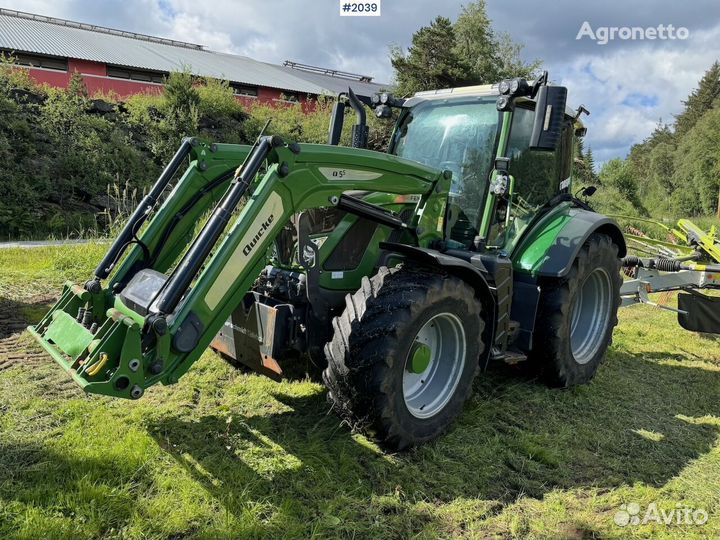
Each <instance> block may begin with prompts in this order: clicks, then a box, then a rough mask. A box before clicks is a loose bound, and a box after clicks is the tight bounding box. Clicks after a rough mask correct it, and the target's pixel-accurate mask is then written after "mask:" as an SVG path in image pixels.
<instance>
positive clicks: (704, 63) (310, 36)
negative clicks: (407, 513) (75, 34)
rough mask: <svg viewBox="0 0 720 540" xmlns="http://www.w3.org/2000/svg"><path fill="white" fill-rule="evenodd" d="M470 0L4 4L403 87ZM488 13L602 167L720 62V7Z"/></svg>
mask: <svg viewBox="0 0 720 540" xmlns="http://www.w3.org/2000/svg"><path fill="white" fill-rule="evenodd" d="M469 1H470V0H443V1H442V2H438V1H437V0H382V15H381V16H380V17H340V16H339V6H338V0H241V1H232V0H214V1H213V2H197V1H196V0H192V1H191V0H105V1H103V0H2V7H6V8H10V9H17V10H21V11H27V12H31V13H39V14H43V15H49V16H54V17H61V18H65V19H71V20H76V21H82V22H87V23H92V24H99V25H104V26H110V27H113V28H119V29H123V30H130V31H134V32H140V33H146V34H151V35H157V36H163V37H169V38H174V39H179V40H182V41H189V42H192V43H199V44H202V45H205V46H206V47H207V48H209V49H211V50H216V51H222V52H229V53H235V54H242V55H246V56H249V57H251V58H254V59H257V60H264V61H268V62H274V63H281V62H283V61H284V60H294V61H298V62H302V63H306V64H313V65H319V66H323V67H332V68H335V69H342V70H346V71H351V72H355V73H361V74H366V75H371V76H373V77H374V79H375V80H376V81H378V82H392V67H391V65H390V61H389V49H390V47H391V46H401V47H407V46H408V45H409V44H410V40H411V38H412V34H413V32H414V31H416V30H417V29H418V28H419V27H421V26H423V25H427V24H429V23H430V22H431V21H432V19H434V18H435V17H436V16H437V15H443V16H446V17H449V18H450V19H451V20H454V19H455V18H456V17H457V15H458V14H459V13H460V11H461V9H462V5H463V4H467V3H468V2H469ZM690 5H691V6H692V8H690V7H689V6H690ZM487 10H488V14H489V16H490V18H491V19H492V21H493V28H494V29H495V30H496V31H503V32H508V33H509V34H510V35H511V36H512V38H513V39H514V40H515V41H516V42H519V43H522V44H523V45H524V49H523V53H522V56H523V57H524V58H525V59H527V60H530V59H535V58H538V59H541V60H542V61H543V68H544V69H547V70H548V71H549V73H550V79H551V80H552V81H553V82H555V83H558V84H563V85H566V86H567V87H568V90H569V104H570V105H571V106H573V107H575V106H577V105H580V104H583V105H585V107H587V108H588V109H589V110H590V112H591V115H590V116H589V117H585V120H584V121H585V124H586V125H587V127H588V135H587V137H586V146H589V147H591V148H592V149H593V153H594V156H595V160H596V163H598V164H601V163H603V162H605V161H607V160H609V159H612V158H615V157H624V156H625V155H626V154H627V152H628V150H629V148H630V147H631V145H632V144H635V143H638V142H641V141H642V140H643V139H644V138H645V137H647V136H648V135H649V134H650V133H651V132H652V131H653V129H654V128H655V126H656V125H657V124H658V122H660V121H662V122H665V123H672V122H673V115H674V114H678V113H679V112H680V111H681V110H682V106H683V105H682V101H683V100H684V99H686V98H687V96H688V94H689V93H690V92H691V91H692V90H693V89H694V88H695V87H696V86H697V83H698V81H699V79H700V77H702V75H703V73H704V72H705V70H707V69H708V68H709V67H710V65H711V64H712V63H713V62H714V61H716V60H718V59H720V2H717V0H693V1H692V2H678V1H677V0H602V1H601V2H598V1H595V0H593V1H588V0H555V1H553V2H544V3H540V2H536V1H535V2H531V1H528V0H487ZM584 23H587V25H585V24H584ZM658 25H665V27H667V26H668V25H673V26H674V28H676V29H679V28H681V27H682V28H685V29H687V36H686V39H678V38H679V37H685V32H677V31H676V32H674V33H673V35H674V36H675V37H676V39H665V40H662V39H657V38H656V39H654V40H650V39H644V40H628V39H619V38H618V37H617V36H616V38H615V39H612V40H609V41H608V42H607V43H606V44H604V45H602V44H599V43H598V41H603V40H602V39H594V40H593V39H591V36H590V35H589V33H588V32H587V31H586V32H585V35H584V36H583V37H582V38H581V39H577V37H578V33H579V32H580V30H581V28H586V29H587V28H590V29H591V31H592V34H594V35H595V37H596V38H599V37H601V35H598V33H602V32H603V30H602V28H607V27H642V28H647V27H653V28H657V27H658ZM662 33H663V34H665V35H667V34H668V31H667V30H664V31H662ZM646 37H650V36H649V35H647V36H646Z"/></svg>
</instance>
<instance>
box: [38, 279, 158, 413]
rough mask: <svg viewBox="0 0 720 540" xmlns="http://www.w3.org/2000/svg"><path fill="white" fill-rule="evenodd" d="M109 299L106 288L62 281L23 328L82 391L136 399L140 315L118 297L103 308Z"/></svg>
mask: <svg viewBox="0 0 720 540" xmlns="http://www.w3.org/2000/svg"><path fill="white" fill-rule="evenodd" d="M113 302H114V298H113V296H112V295H111V294H109V293H108V292H107V291H102V292H101V293H98V294H91V293H90V292H88V291H86V290H85V289H83V288H82V287H80V286H78V285H73V284H72V283H66V284H65V287H64V289H63V293H62V296H61V297H60V299H59V300H58V302H57V303H56V304H55V306H53V308H52V309H51V310H50V311H49V312H48V313H47V315H45V317H43V319H42V320H41V321H40V322H39V323H38V324H36V325H35V326H30V327H28V331H29V332H30V334H31V335H32V336H33V337H34V338H35V339H36V340H37V341H38V342H39V343H40V345H41V346H42V347H43V348H44V349H45V350H46V351H47V352H48V353H49V354H50V356H52V358H53V359H54V360H55V361H56V362H57V363H58V364H60V366H61V367H62V368H63V369H64V370H65V371H66V372H67V373H68V374H70V375H71V376H72V378H73V380H74V381H75V382H76V383H77V384H78V385H80V387H81V388H82V389H83V390H84V391H85V392H92V393H97V394H105V395H110V396H120V397H130V398H133V399H137V398H139V397H140V396H142V394H143V393H144V389H145V388H146V387H147V386H149V384H148V382H149V381H146V380H145V377H144V372H145V370H144V369H142V365H141V364H142V359H143V357H142V348H141V334H140V329H141V325H140V324H139V322H138V319H139V320H141V319H142V318H141V316H140V315H138V314H134V313H132V312H131V311H130V310H129V309H128V308H126V307H124V306H122V304H121V303H119V302H118V303H116V305H114V306H113V307H109V308H108V309H105V307H106V306H107V305H112V304H113ZM84 306H88V307H87V308H86V307H84ZM118 307H120V308H121V309H122V311H121V309H118ZM123 312H124V313H123ZM133 315H134V316H133Z"/></svg>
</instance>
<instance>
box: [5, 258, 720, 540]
mask: <svg viewBox="0 0 720 540" xmlns="http://www.w3.org/2000/svg"><path fill="white" fill-rule="evenodd" d="M102 249H103V248H102V247H95V246H77V247H72V248H65V249H59V248H43V249H33V250H2V251H0V303H1V304H2V308H1V310H0V413H2V415H1V416H0V537H1V538H99V537H103V538H116V537H117V538H159V539H166V538H167V539H171V538H172V539H177V538H185V537H190V538H220V537H222V538H230V537H232V538H279V537H281V538H328V537H330V538H336V537H342V538H369V537H381V538H436V537H447V538H456V537H457V538H460V537H462V538H494V537H499V538H509V537H523V538H547V537H553V538H679V537H682V538H718V537H720V340H716V339H710V338H707V337H702V336H700V335H697V334H693V333H689V332H686V331H684V330H682V329H680V328H679V326H677V324H676V322H675V319H674V316H673V315H672V314H670V313H667V312H661V311H659V310H653V309H650V308H647V307H640V306H637V307H632V308H628V309H625V310H623V311H622V313H621V321H620V326H619V327H618V329H617V331H616V334H615V343H614V345H613V347H612V348H611V351H610V353H609V356H608V358H607V360H606V362H605V364H604V365H603V366H602V367H601V369H600V371H599V373H598V375H597V377H596V378H595V380H594V381H593V382H592V383H591V384H590V385H587V386H584V387H581V388H576V389H572V390H567V391H560V390H551V389H548V388H546V387H544V386H542V385H541V384H539V383H538V382H536V381H533V380H528V379H527V378H523V377H522V376H521V375H520V374H519V373H514V372H513V370H512V369H511V368H509V367H496V368H494V369H492V370H491V371H490V372H488V373H485V374H483V375H481V377H480V378H479V379H478V381H477V384H476V391H475V393H474V395H473V398H472V399H471V401H470V402H469V403H468V405H467V407H466V409H465V412H464V414H463V415H462V417H461V418H460V420H459V421H458V422H457V423H456V424H455V425H454V426H453V427H452V428H451V429H450V431H449V432H448V434H447V435H445V436H444V437H442V438H440V439H439V440H437V441H435V442H434V443H432V444H428V445H426V446H423V447H421V448H419V449H416V450H413V451H411V452H409V453H405V454H396V455H391V454H387V453H384V452H382V451H381V450H380V449H379V448H378V447H377V446H376V445H375V444H373V443H372V442H371V441H369V440H367V439H366V438H365V437H363V436H361V435H357V434H352V433H350V431H349V430H348V429H347V427H346V426H343V425H341V424H340V422H339V420H338V419H337V417H336V416H334V415H333V414H331V413H329V412H328V405H327V404H326V401H325V391H324V389H323V387H322V386H320V385H318V384H316V383H314V382H311V381H309V380H307V379H301V380H295V381H288V382H284V383H281V384H277V383H273V382H272V381H269V380H267V379H264V378H262V377H259V376H256V375H248V374H243V373H240V372H237V371H235V370H233V369H232V368H230V367H229V366H227V365H225V364H224V363H223V362H222V361H221V360H220V359H219V358H217V357H216V356H215V355H214V354H212V353H209V352H208V353H206V354H205V355H204V356H203V358H202V359H201V361H200V362H198V364H197V365H196V366H195V367H194V368H193V369H192V370H191V371H190V372H189V373H188V375H187V376H185V377H184V378H183V379H182V380H181V381H180V383H179V384H177V385H175V386H173V387H162V388H153V389H152V390H150V391H148V392H147V394H146V396H145V397H144V398H143V399H142V400H140V401H138V402H129V401H119V400H112V399H105V398H99V397H88V396H85V395H83V394H82V392H80V391H79V390H78V389H76V388H75V387H74V386H73V385H72V384H70V382H69V381H68V380H67V379H68V378H67V377H66V376H64V374H63V373H62V372H61V370H60V368H59V367H56V366H55V365H54V364H53V363H52V361H51V360H50V359H49V358H48V357H46V355H44V354H42V353H41V352H39V351H38V349H37V347H35V346H34V344H33V343H32V342H31V341H30V340H29V339H28V337H27V335H25V334H23V333H22V326H23V323H24V322H25V321H33V320H35V319H37V318H38V317H39V316H40V315H41V314H42V313H43V312H44V310H45V309H46V308H47V307H48V303H49V302H50V301H51V300H52V295H53V294H57V292H58V291H59V286H60V284H61V283H62V282H63V281H64V280H65V279H68V278H73V279H75V280H78V281H79V280H81V279H84V278H86V277H87V276H89V274H90V269H91V268H92V263H93V262H94V261H96V260H98V259H99V254H100V252H101V251H102ZM633 503H635V504H638V505H639V506H640V514H639V517H640V518H642V517H643V516H645V513H646V511H647V510H648V508H651V509H652V508H656V509H657V512H658V514H659V513H660V512H661V511H662V512H664V513H665V516H670V518H671V519H673V522H672V523H671V524H669V525H665V524H659V523H657V522H656V521H653V520H651V521H649V522H648V523H646V524H644V525H643V524H640V525H633V524H630V525H627V526H625V527H621V526H618V525H617V524H615V522H614V518H615V516H616V514H617V513H618V512H619V511H621V510H623V509H624V508H625V507H622V506H621V505H628V504H629V505H631V506H630V509H634V508H633V506H632V505H633ZM686 508H689V509H693V510H697V509H700V510H704V511H705V512H707V514H708V520H707V522H706V523H705V524H704V525H697V524H692V523H690V524H688V523H686V522H684V520H681V521H683V523H677V519H676V518H677V516H683V515H684V514H682V511H683V510H684V509H686ZM670 511H675V513H674V514H673V515H669V512H670ZM658 514H652V516H658ZM658 518H659V519H662V517H660V516H658Z"/></svg>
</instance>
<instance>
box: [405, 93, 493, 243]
mask: <svg viewBox="0 0 720 540" xmlns="http://www.w3.org/2000/svg"><path fill="white" fill-rule="evenodd" d="M499 118H500V113H498V111H497V108H496V106H495V98H494V97H487V98H477V97H475V98H469V99H462V100H460V99H454V100H447V101H446V100H442V101H441V100H437V101H435V100H429V101H425V102H422V103H420V104H418V105H416V106H415V107H414V108H413V109H412V110H410V111H409V112H408V113H407V115H406V116H405V117H404V119H403V121H402V123H401V124H400V126H399V127H398V129H397V131H396V133H395V138H394V140H393V145H392V153H393V154H395V155H397V156H400V157H404V158H407V159H411V160H413V161H418V162H420V163H423V164H425V165H429V166H431V167H435V168H436V169H440V170H449V171H451V172H452V175H453V177H452V186H451V189H450V205H451V208H450V209H451V212H450V221H451V224H452V230H451V238H452V239H453V240H456V241H459V242H462V243H463V244H465V245H468V246H469V245H470V243H471V242H472V241H473V239H474V238H475V236H476V235H477V232H478V231H477V230H478V227H479V221H480V216H481V215H482V203H483V199H484V195H485V190H486V188H487V182H488V176H489V173H490V168H491V164H492V161H493V158H494V157H495V145H496V140H497V131H498V121H499Z"/></svg>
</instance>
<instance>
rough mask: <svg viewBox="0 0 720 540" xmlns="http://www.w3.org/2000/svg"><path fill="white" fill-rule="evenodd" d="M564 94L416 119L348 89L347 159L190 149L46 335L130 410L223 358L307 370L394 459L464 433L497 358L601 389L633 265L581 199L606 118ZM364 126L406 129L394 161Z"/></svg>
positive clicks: (608, 226)
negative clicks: (455, 431) (579, 163)
mask: <svg viewBox="0 0 720 540" xmlns="http://www.w3.org/2000/svg"><path fill="white" fill-rule="evenodd" d="M566 96H567V89H566V88H564V87H561V86H554V85H550V84H548V80H547V73H544V74H543V76H542V77H540V78H538V79H537V80H536V81H532V82H528V81H525V80H524V79H515V80H509V81H503V82H501V83H500V84H497V85H492V86H491V85H485V86H473V87H467V88H456V89H450V90H438V91H430V92H421V93H418V94H416V95H415V96H413V97H411V98H409V99H406V100H403V99H398V98H395V97H393V96H392V95H390V94H382V95H377V96H372V97H358V96H356V95H355V94H354V93H353V92H352V90H350V91H349V92H348V94H346V95H342V96H340V97H339V98H338V100H337V102H336V104H335V107H334V110H333V114H332V118H331V125H330V130H329V141H328V142H329V144H327V145H319V144H296V143H290V144H288V143H286V142H284V141H283V140H281V139H280V138H279V137H277V136H266V135H264V134H262V135H261V136H260V137H259V138H258V140H257V141H256V143H255V144H254V145H253V146H240V145H229V144H219V143H208V142H203V141H199V140H197V139H186V140H184V141H183V143H182V145H181V146H180V148H179V149H178V151H177V153H176V154H175V156H174V157H173V159H172V160H171V162H170V163H169V164H168V165H167V167H166V169H165V170H164V171H163V173H162V174H161V176H160V178H159V179H158V180H157V182H156V184H155V185H154V187H153V188H152V189H151V191H150V192H149V193H148V195H147V197H146V198H145V199H144V200H143V201H142V202H141V204H140V205H139V207H138V208H137V210H136V211H135V213H134V214H133V215H132V217H131V218H130V220H129V221H128V223H127V225H126V226H125V228H124V230H123V231H122V232H121V234H120V235H119V236H118V238H117V239H116V240H115V241H114V243H113V244H112V246H111V247H110V248H109V251H108V253H107V254H106V256H105V258H104V259H103V260H102V261H101V262H100V264H99V265H98V267H97V269H96V270H95V275H94V276H92V278H91V279H90V280H89V281H87V282H86V283H85V284H84V285H73V284H72V283H68V284H67V285H66V286H65V289H64V292H63V294H62V296H61V298H60V299H59V301H58V302H57V304H56V305H55V306H54V307H53V308H52V310H51V311H50V312H49V313H48V314H47V315H46V316H45V317H44V318H43V319H42V320H41V321H40V322H39V323H38V324H37V325H36V326H34V327H31V328H30V332H31V333H32V334H33V336H35V338H36V339H37V340H38V341H39V342H40V343H41V344H42V346H43V347H44V348H45V349H46V350H47V351H48V352H49V353H50V354H51V355H52V357H53V358H54V359H55V360H56V361H57V362H58V363H59V364H60V365H61V366H62V367H63V368H64V369H65V370H66V371H67V372H68V373H69V374H70V375H71V376H72V378H73V379H74V380H75V381H76V382H77V383H78V384H79V385H80V386H81V387H82V388H83V389H84V390H85V391H86V392H89V393H96V394H104V395H108V396H115V397H124V398H130V399H138V398H140V397H141V396H142V395H143V394H144V393H145V391H146V390H147V389H148V388H149V387H150V386H153V385H154V384H156V383H163V384H173V383H176V382H178V380H179V379H180V377H181V376H182V375H183V374H184V373H185V372H186V371H187V370H188V369H189V368H190V367H191V366H192V364H193V363H194V362H195V361H196V360H197V359H198V358H199V357H200V355H201V354H202V353H203V351H205V350H206V349H207V348H208V346H212V347H213V348H215V350H217V351H218V352H220V353H221V354H222V355H223V356H224V357H225V358H226V359H228V360H229V361H230V362H232V363H233V364H235V365H238V366H240V365H244V366H248V367H250V368H252V369H254V370H255V371H258V372H260V373H263V374H266V375H269V376H271V377H273V378H279V377H281V376H282V367H281V364H282V365H285V364H286V363H287V362H290V361H293V360H294V361H308V360H309V361H310V362H312V363H313V364H314V365H316V366H318V367H319V368H320V369H322V370H323V371H322V379H323V381H324V382H325V384H326V386H327V388H328V399H329V401H330V402H331V404H332V407H333V409H334V410H335V411H336V412H337V413H338V414H339V415H341V416H342V417H344V418H345V419H346V420H347V421H348V423H349V424H350V425H351V426H353V427H356V428H358V429H364V430H366V431H368V432H370V433H371V434H372V435H374V437H375V438H376V439H377V440H378V441H379V442H381V443H382V444H383V445H385V446H386V447H388V448H391V449H403V448H407V447H409V446H412V445H416V444H419V443H422V442H425V441H428V440H430V439H432V438H434V437H436V436H438V435H439V434H440V433H441V432H442V431H443V430H445V429H446V428H447V427H448V426H449V425H450V423H451V422H452V421H453V419H454V418H455V417H457V416H458V415H459V414H460V412H461V410H462V408H463V404H464V402H465V401H466V400H467V399H468V397H469V395H470V393H471V391H472V384H473V379H474V378H475V376H476V375H477V373H478V372H479V371H480V370H482V369H484V368H485V367H486V366H487V364H488V363H489V362H490V361H491V360H504V361H507V362H510V363H514V362H518V361H522V360H524V361H526V362H527V364H532V365H534V366H536V367H537V369H538V370H539V371H540V372H541V373H542V375H543V376H544V377H545V379H546V380H547V381H549V382H550V383H551V384H553V385H557V386H561V387H566V386H572V385H576V384H581V383H585V382H587V381H589V380H590V379H591V378H592V377H593V375H594V374H595V371H596V370H597V368H598V365H599V364H600V362H601V361H602V359H603V357H604V355H605V352H606V349H607V347H608V344H609V343H610V341H611V337H612V332H613V328H614V326H615V325H616V323H617V317H616V314H617V309H618V306H619V304H620V295H619V290H620V285H621V278H620V274H619V268H620V261H621V259H620V258H621V257H623V256H624V255H625V252H626V247H625V241H624V238H623V235H622V232H621V231H620V229H619V228H618V226H617V225H616V223H615V222H614V221H612V220H611V219H609V218H607V217H605V216H602V215H600V214H597V213H595V212H594V211H593V210H592V209H591V208H590V207H589V206H588V205H587V203H586V202H584V201H583V200H580V199H578V198H576V197H575V196H573V195H572V191H571V188H572V180H571V168H572V164H573V140H574V137H575V136H576V135H578V134H582V133H583V131H584V128H583V127H582V124H581V123H580V121H579V118H578V117H579V116H580V114H581V113H582V112H586V111H585V110H584V109H583V108H582V107H581V108H579V109H578V110H577V111H573V110H571V109H568V108H567V107H566ZM346 107H351V108H352V109H353V110H354V112H355V116H356V122H355V124H354V125H353V126H352V146H353V147H342V146H339V145H338V142H339V140H340V134H341V133H342V130H343V121H344V119H345V117H346V114H345V113H346V111H345V108H346ZM366 108H367V109H369V110H374V111H375V113H376V114H377V115H378V116H380V117H390V116H391V115H393V111H394V110H395V111H398V112H399V114H398V120H397V124H396V126H395V129H394V132H393V135H392V137H391V141H390V143H389V148H388V151H387V153H380V152H375V151H370V150H367V149H366V148H365V147H366V146H367V144H366V141H367V137H368V128H367V125H366V116H365V114H366V113H365V110H366ZM348 112H349V111H348ZM263 131H264V130H263ZM188 160H189V166H188V167H187V169H186V170H185V171H184V173H179V172H178V171H179V170H180V168H181V166H182V165H183V163H186V162H187V161H188ZM238 164H240V166H238ZM171 184H172V191H171V192H170V193H169V194H167V195H165V196H163V193H164V192H165V190H166V188H168V186H169V185H171ZM208 216H209V217H208ZM199 224H201V225H199Z"/></svg>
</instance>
